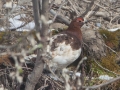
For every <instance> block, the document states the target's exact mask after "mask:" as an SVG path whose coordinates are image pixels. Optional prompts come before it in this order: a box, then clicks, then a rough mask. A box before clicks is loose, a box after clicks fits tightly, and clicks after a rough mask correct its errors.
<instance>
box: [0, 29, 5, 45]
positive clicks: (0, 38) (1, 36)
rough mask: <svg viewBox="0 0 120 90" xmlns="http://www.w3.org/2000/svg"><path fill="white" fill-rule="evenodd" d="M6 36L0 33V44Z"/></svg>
mask: <svg viewBox="0 0 120 90" xmlns="http://www.w3.org/2000/svg"><path fill="white" fill-rule="evenodd" d="M5 34H6V32H2V31H1V32H0V43H2V42H3V41H4V38H3V37H4V35H5Z"/></svg>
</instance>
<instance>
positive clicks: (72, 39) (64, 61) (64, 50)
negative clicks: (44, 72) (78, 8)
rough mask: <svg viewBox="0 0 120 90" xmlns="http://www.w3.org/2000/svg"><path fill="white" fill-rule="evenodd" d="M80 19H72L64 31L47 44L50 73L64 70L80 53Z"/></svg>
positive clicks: (81, 21) (82, 22)
mask: <svg viewBox="0 0 120 90" xmlns="http://www.w3.org/2000/svg"><path fill="white" fill-rule="evenodd" d="M84 23H85V21H84V19H83V18H82V17H76V18H75V19H73V20H72V21H71V23H70V25H69V26H68V28H67V29H66V30H64V31H63V32H61V33H58V34H57V35H54V36H52V37H51V38H50V39H49V41H48V44H47V53H49V55H50V56H51V57H52V59H51V60H50V62H49V64H48V65H49V68H50V69H51V70H52V71H56V70H60V69H63V68H66V67H67V66H68V65H70V64H71V63H72V62H74V61H75V60H76V59H78V57H79V56H80V54H81V51H82V32H81V27H82V26H83V25H84Z"/></svg>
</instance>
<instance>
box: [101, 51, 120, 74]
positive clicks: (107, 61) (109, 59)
mask: <svg viewBox="0 0 120 90" xmlns="http://www.w3.org/2000/svg"><path fill="white" fill-rule="evenodd" d="M115 60H116V54H114V53H110V54H107V56H105V57H102V58H101V64H102V66H103V67H105V68H107V69H109V70H111V71H114V72H118V71H119V69H120V67H119V66H118V65H117V64H116V62H115Z"/></svg>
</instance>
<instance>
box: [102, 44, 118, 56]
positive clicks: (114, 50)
mask: <svg viewBox="0 0 120 90" xmlns="http://www.w3.org/2000/svg"><path fill="white" fill-rule="evenodd" d="M104 45H105V46H106V47H107V48H109V49H110V50H111V51H112V52H113V53H115V54H116V55H117V56H119V55H118V54H117V52H116V51H115V50H113V49H112V48H110V47H109V46H107V45H106V44H104Z"/></svg>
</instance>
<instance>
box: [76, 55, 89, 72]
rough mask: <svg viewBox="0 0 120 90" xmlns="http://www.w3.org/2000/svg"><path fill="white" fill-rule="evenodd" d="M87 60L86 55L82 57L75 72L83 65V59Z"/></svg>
mask: <svg viewBox="0 0 120 90" xmlns="http://www.w3.org/2000/svg"><path fill="white" fill-rule="evenodd" d="M85 60H87V57H84V58H82V59H81V60H80V62H79V63H78V65H77V68H76V69H75V72H77V71H78V69H79V67H80V65H81V64H82V63H83V61H85Z"/></svg>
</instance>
